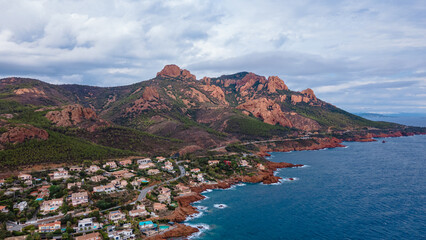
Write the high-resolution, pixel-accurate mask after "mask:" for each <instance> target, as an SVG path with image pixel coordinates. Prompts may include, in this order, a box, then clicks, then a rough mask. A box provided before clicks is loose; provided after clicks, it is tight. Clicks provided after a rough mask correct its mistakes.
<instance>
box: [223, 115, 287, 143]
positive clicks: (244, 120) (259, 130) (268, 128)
mask: <svg viewBox="0 0 426 240" xmlns="http://www.w3.org/2000/svg"><path fill="white" fill-rule="evenodd" d="M225 131H226V132H228V133H233V134H239V135H243V136H244V137H243V138H242V139H259V138H267V137H272V136H274V135H275V136H277V135H278V136H279V135H286V134H288V133H290V132H291V129H290V128H285V127H282V126H279V125H270V124H267V123H264V122H262V121H260V120H258V119H255V118H252V117H248V116H243V115H236V116H234V117H231V118H230V119H229V120H228V122H227V127H226V129H225Z"/></svg>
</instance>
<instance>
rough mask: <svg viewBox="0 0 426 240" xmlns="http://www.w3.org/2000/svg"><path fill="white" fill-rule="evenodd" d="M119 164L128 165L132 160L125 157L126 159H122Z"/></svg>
mask: <svg viewBox="0 0 426 240" xmlns="http://www.w3.org/2000/svg"><path fill="white" fill-rule="evenodd" d="M118 163H119V164H120V165H121V166H128V165H132V160H130V159H126V160H122V161H120V162H118Z"/></svg>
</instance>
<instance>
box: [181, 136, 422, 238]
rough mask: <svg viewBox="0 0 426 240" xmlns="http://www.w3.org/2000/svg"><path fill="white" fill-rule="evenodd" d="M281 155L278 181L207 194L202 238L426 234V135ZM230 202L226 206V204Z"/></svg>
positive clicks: (199, 218)
mask: <svg viewBox="0 0 426 240" xmlns="http://www.w3.org/2000/svg"><path fill="white" fill-rule="evenodd" d="M344 144H345V145H346V146H348V147H347V148H336V149H326V150H319V151H301V152H290V153H273V154H272V157H271V158H270V160H271V161H277V162H281V161H285V162H291V163H298V164H299V163H300V164H306V165H308V166H307V167H304V168H292V169H281V170H279V171H278V172H277V173H276V175H278V176H280V177H283V178H295V179H296V180H294V181H283V182H282V183H280V184H276V185H263V184H245V185H242V186H236V187H234V188H232V189H229V190H214V191H211V192H207V193H204V195H205V196H207V197H208V199H205V200H202V201H200V202H198V203H195V204H194V206H196V207H197V208H199V209H200V210H201V213H202V214H201V216H197V218H194V219H191V220H189V221H187V224H190V225H193V226H202V227H203V231H202V232H203V233H202V234H201V235H199V236H198V237H196V236H194V238H199V239H205V240H207V239H426V171H425V170H426V136H413V137H401V138H387V139H386V143H382V142H381V139H379V141H377V142H371V143H355V142H348V143H344ZM220 204H223V205H220Z"/></svg>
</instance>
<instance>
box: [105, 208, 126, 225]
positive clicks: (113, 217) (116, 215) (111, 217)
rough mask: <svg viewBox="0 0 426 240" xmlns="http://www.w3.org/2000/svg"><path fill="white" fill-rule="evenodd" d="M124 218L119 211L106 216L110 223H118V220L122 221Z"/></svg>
mask: <svg viewBox="0 0 426 240" xmlns="http://www.w3.org/2000/svg"><path fill="white" fill-rule="evenodd" d="M125 218H126V215H124V214H123V213H122V212H121V211H120V210H116V211H112V212H110V213H109V214H108V219H109V220H110V221H114V222H116V221H118V220H124V219H125Z"/></svg>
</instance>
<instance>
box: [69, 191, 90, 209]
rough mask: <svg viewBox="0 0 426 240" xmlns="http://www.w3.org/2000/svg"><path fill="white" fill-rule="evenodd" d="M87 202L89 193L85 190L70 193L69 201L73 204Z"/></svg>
mask: <svg viewBox="0 0 426 240" xmlns="http://www.w3.org/2000/svg"><path fill="white" fill-rule="evenodd" d="M88 202H89V195H88V194H87V192H78V193H73V194H72V195H71V203H72V205H73V206H77V205H82V204H86V203H88Z"/></svg>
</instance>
